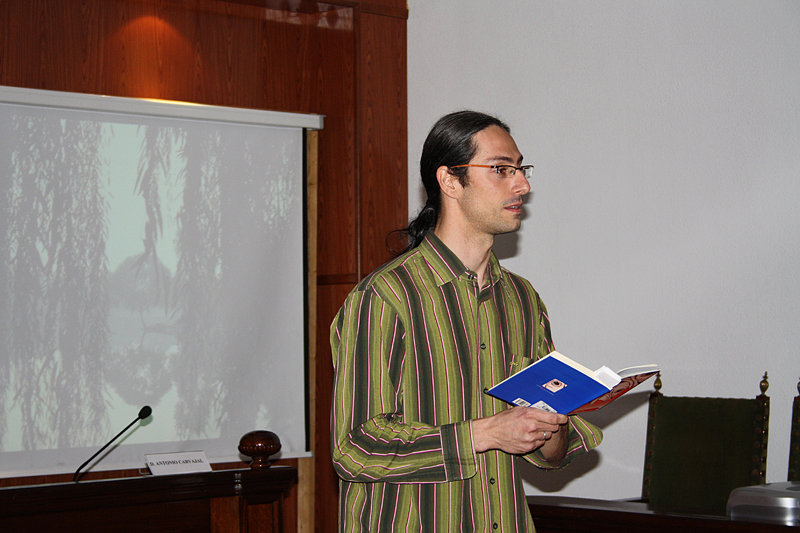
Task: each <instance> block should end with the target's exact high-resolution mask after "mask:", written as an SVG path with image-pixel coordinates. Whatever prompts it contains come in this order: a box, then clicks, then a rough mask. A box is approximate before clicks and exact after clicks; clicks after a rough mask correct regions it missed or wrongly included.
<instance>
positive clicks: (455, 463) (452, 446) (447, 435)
mask: <svg viewBox="0 0 800 533" xmlns="http://www.w3.org/2000/svg"><path fill="white" fill-rule="evenodd" d="M441 435H442V461H443V463H444V470H445V477H446V478H447V479H446V481H456V480H461V479H468V478H471V477H473V476H474V475H475V474H476V473H477V472H478V460H477V457H476V455H475V446H474V444H473V442H472V426H471V425H470V423H469V421H463V422H456V423H455V424H445V425H443V426H441Z"/></svg>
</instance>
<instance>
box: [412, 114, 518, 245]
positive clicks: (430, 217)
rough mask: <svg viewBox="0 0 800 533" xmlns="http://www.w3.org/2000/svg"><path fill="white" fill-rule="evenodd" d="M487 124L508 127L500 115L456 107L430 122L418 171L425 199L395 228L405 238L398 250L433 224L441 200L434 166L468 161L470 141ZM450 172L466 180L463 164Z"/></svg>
mask: <svg viewBox="0 0 800 533" xmlns="http://www.w3.org/2000/svg"><path fill="white" fill-rule="evenodd" d="M489 126H499V127H501V128H503V129H504V130H505V131H507V132H510V131H511V130H510V129H509V128H508V126H507V125H506V124H505V123H503V122H502V121H501V120H500V119H498V118H496V117H493V116H491V115H487V114H485V113H479V112H477V111H456V112H455V113H450V114H449V115H445V116H443V117H442V118H440V119H439V120H438V121H437V122H436V124H434V125H433V127H432V128H431V131H430V132H429V133H428V137H427V138H426V139H425V144H423V146H422V156H421V157H420V160H419V172H420V176H421V178H422V185H423V186H424V187H425V193H426V195H427V201H426V202H425V206H424V207H423V208H422V210H421V211H420V212H419V214H417V217H416V218H415V219H414V220H412V221H411V222H410V223H409V225H408V227H407V228H405V229H402V230H398V231H399V232H401V233H404V234H405V235H406V236H407V238H408V242H407V245H406V247H405V249H403V250H401V251H400V252H399V253H403V252H407V251H408V250H411V249H413V248H416V247H417V246H419V243H421V242H422V240H423V239H424V238H425V234H426V233H428V231H430V230H431V229H433V228H434V227H435V226H436V221H437V220H438V219H439V210H440V209H441V203H442V201H441V200H442V198H441V190H440V189H439V182H438V180H437V179H436V170H437V169H438V168H439V167H441V166H442V165H445V166H453V165H465V164H467V163H469V162H470V160H472V158H473V156H474V155H475V152H476V151H477V149H478V147H477V146H476V145H475V142H474V137H475V134H476V133H478V132H480V131H482V130H485V129H486V128H488V127H489ZM451 173H452V174H453V175H455V176H457V177H458V180H459V181H460V182H461V184H462V185H466V184H467V181H466V179H467V168H466V167H461V168H454V169H451Z"/></svg>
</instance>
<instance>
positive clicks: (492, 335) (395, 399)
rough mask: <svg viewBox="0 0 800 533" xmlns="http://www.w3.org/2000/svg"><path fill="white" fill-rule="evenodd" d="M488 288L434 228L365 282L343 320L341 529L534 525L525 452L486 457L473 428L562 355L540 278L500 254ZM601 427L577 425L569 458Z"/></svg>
mask: <svg viewBox="0 0 800 533" xmlns="http://www.w3.org/2000/svg"><path fill="white" fill-rule="evenodd" d="M489 278H490V280H489V283H488V284H487V285H486V286H485V287H483V288H482V289H481V288H479V287H478V281H477V277H476V276H475V274H474V273H473V272H470V271H469V270H468V269H467V268H466V267H465V266H464V265H463V263H462V262H461V261H460V260H459V259H458V258H457V257H456V255H455V254H454V253H453V252H452V251H451V250H449V249H448V248H447V247H446V246H445V245H444V244H443V243H442V242H441V241H440V240H439V239H438V238H437V237H436V236H435V235H434V234H433V232H429V233H428V235H427V237H426V238H425V240H424V241H423V242H422V243H421V244H420V245H419V246H418V247H417V248H415V249H413V250H411V251H409V252H407V253H406V254H404V255H402V256H400V257H398V258H396V259H394V260H393V261H391V262H390V263H388V264H386V265H384V266H383V267H381V268H380V269H378V270H377V271H375V272H373V273H372V274H370V275H369V276H368V277H366V278H365V279H364V280H362V281H361V282H360V283H359V284H358V285H357V286H356V287H355V288H354V289H353V290H352V292H351V293H350V294H349V295H348V297H347V299H346V300H345V302H344V304H343V306H342V308H341V309H340V310H339V312H338V314H337V315H336V317H335V318H334V321H333V324H332V325H331V348H332V352H333V359H334V361H333V362H334V367H335V382H334V393H333V407H332V413H331V416H332V444H331V446H332V453H333V463H334V468H335V469H336V472H337V474H338V475H339V477H340V502H339V530H340V531H344V532H351V531H397V532H400V531H402V532H406V531H425V532H445V531H513V532H524V531H533V530H534V527H533V522H532V520H531V516H530V513H529V511H528V507H527V503H526V500H525V493H524V489H523V486H522V479H521V477H520V474H519V472H518V471H517V468H516V465H515V461H514V457H513V456H511V455H509V454H507V453H505V452H502V451H497V450H490V451H487V452H483V453H476V452H475V449H474V446H473V441H472V434H471V427H470V420H473V419H477V418H482V417H486V416H490V415H493V414H495V413H498V412H500V411H502V410H504V409H507V408H508V407H509V406H507V404H505V403H504V402H502V401H501V400H497V399H495V398H492V397H491V396H489V395H487V394H485V393H484V392H483V390H484V389H485V388H488V387H491V386H492V385H495V384H496V383H498V382H500V381H502V380H503V379H505V378H506V377H508V376H509V375H510V374H511V373H513V372H516V371H518V370H520V369H521V368H524V367H525V366H527V365H528V364H530V363H532V362H533V361H534V360H536V359H538V358H539V357H542V356H544V355H546V354H547V353H549V352H550V351H551V350H552V349H553V346H552V341H551V338H550V327H549V321H548V318H547V314H546V310H545V308H544V305H543V304H542V302H541V300H540V299H539V295H538V294H537V293H536V291H534V289H533V287H532V286H531V285H530V283H529V282H528V281H527V280H525V279H523V278H521V277H519V276H517V275H515V274H513V273H511V272H509V271H508V270H506V269H504V268H502V267H501V266H500V264H499V263H498V261H497V258H496V257H495V256H494V254H492V256H491V258H490V263H489ZM601 439H602V434H601V432H600V430H599V429H598V428H596V427H594V426H592V425H590V424H589V423H587V422H585V421H584V420H583V419H581V418H579V417H577V416H571V417H570V422H569V444H568V451H567V457H566V458H565V460H564V461H563V462H562V464H561V465H552V464H548V462H547V461H546V460H545V459H544V457H543V456H542V455H541V453H540V452H539V451H534V452H531V453H529V454H527V455H526V456H525V459H526V460H528V461H530V462H532V463H533V464H535V465H537V466H539V467H541V468H546V469H550V468H558V467H561V466H563V465H565V464H566V463H568V462H569V461H571V460H572V459H573V458H574V457H576V456H577V455H580V454H581V453H584V452H586V451H588V450H590V449H592V448H594V447H595V446H597V445H598V444H599V442H600V440H601Z"/></svg>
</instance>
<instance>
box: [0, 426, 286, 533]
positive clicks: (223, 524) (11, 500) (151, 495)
mask: <svg viewBox="0 0 800 533" xmlns="http://www.w3.org/2000/svg"><path fill="white" fill-rule="evenodd" d="M280 448H281V445H280V439H279V438H278V436H277V435H275V434H274V433H272V432H270V431H252V432H250V433H248V434H246V435H244V436H243V437H242V438H241V440H240V441H239V451H240V452H241V453H242V454H243V455H246V456H248V457H251V458H252V462H251V463H250V468H247V469H229V470H216V471H212V472H199V473H191V474H175V475H163V476H152V475H146V476H145V475H143V476H139V477H124V478H117V479H98V480H94V481H81V482H74V481H73V482H70V483H48V484H43V485H22V486H16V487H6V488H0V531H8V532H12V531H13V532H14V533H18V532H28V531H29V532H31V533H33V532H36V533H38V532H41V531H59V532H75V533H79V532H80V533H93V532H97V533H100V532H103V533H105V532H107V531H115V532H117V531H121V532H128V531H130V532H137V533H138V532H141V531H158V532H185V533H196V532H209V533H261V532H268V531H269V532H273V531H274V532H289V531H296V530H297V524H296V518H297V516H296V514H295V513H293V512H286V511H285V510H284V505H283V503H284V500H285V499H286V498H287V496H288V495H289V492H290V489H291V488H292V487H293V486H294V485H295V484H296V483H297V468H295V467H293V466H271V463H270V461H269V458H270V456H271V455H273V454H275V453H277V452H278V451H279V450H280ZM75 479H78V477H77V472H76V477H75ZM287 515H289V516H287Z"/></svg>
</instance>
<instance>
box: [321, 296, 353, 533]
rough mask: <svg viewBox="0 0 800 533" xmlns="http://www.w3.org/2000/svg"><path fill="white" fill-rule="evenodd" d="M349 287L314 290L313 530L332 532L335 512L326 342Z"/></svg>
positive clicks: (330, 367)
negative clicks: (315, 311)
mask: <svg viewBox="0 0 800 533" xmlns="http://www.w3.org/2000/svg"><path fill="white" fill-rule="evenodd" d="M352 288H353V284H350V283H345V284H336V285H322V284H320V285H318V287H317V365H316V384H315V388H316V398H317V400H316V410H317V418H316V421H315V428H316V429H315V438H314V445H313V448H314V463H315V465H314V468H315V486H314V494H315V495H314V500H315V502H316V507H315V515H314V526H315V531H336V529H337V524H338V512H339V478H338V477H337V475H336V472H335V471H334V470H333V465H332V463H331V450H330V447H331V440H330V412H331V399H332V396H333V359H332V356H331V346H330V340H329V331H330V324H331V322H332V321H333V318H334V316H335V315H336V312H337V311H338V310H339V307H341V305H342V303H343V302H344V299H345V298H346V297H347V293H349V292H350V290H351V289H352Z"/></svg>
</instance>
